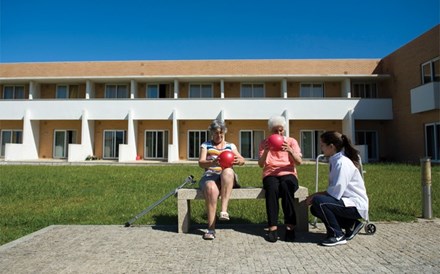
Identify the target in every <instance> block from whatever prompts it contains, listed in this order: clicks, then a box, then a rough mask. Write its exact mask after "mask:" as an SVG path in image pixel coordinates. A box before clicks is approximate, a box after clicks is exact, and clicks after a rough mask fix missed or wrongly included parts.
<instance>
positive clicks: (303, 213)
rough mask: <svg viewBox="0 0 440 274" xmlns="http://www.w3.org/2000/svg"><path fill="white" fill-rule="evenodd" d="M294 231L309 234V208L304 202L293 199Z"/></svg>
mask: <svg viewBox="0 0 440 274" xmlns="http://www.w3.org/2000/svg"><path fill="white" fill-rule="evenodd" d="M294 207H295V212H296V229H297V230H298V231H301V232H309V207H308V206H307V205H306V201H305V200H302V201H299V200H298V199H295V203H294Z"/></svg>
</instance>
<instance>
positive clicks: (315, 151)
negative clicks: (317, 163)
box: [299, 129, 325, 160]
mask: <svg viewBox="0 0 440 274" xmlns="http://www.w3.org/2000/svg"><path fill="white" fill-rule="evenodd" d="M324 132H325V130H323V129H301V130H300V131H299V136H300V144H299V146H300V148H301V153H302V154H303V159H306V160H312V159H316V157H318V155H320V154H322V151H321V146H320V141H321V139H320V136H321V134H323V133H324ZM305 133H310V136H311V138H312V140H311V144H310V145H311V151H310V154H311V155H310V156H311V157H307V155H306V153H309V151H307V150H306V149H305V147H304V146H305V143H304V138H303V135H304V134H305Z"/></svg>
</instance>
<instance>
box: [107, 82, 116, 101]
mask: <svg viewBox="0 0 440 274" xmlns="http://www.w3.org/2000/svg"><path fill="white" fill-rule="evenodd" d="M105 98H116V86H115V85H107V86H105Z"/></svg>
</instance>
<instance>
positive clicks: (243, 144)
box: [240, 131, 252, 159]
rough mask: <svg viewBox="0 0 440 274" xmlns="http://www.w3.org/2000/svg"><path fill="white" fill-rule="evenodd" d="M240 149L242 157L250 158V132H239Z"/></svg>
mask: <svg viewBox="0 0 440 274" xmlns="http://www.w3.org/2000/svg"><path fill="white" fill-rule="evenodd" d="M240 150H241V155H242V156H243V157H244V158H248V159H249V158H252V132H251V131H241V132H240Z"/></svg>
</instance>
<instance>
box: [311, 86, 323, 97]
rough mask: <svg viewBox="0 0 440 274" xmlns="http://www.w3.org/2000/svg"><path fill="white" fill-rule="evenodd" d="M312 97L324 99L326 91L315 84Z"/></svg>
mask: <svg viewBox="0 0 440 274" xmlns="http://www.w3.org/2000/svg"><path fill="white" fill-rule="evenodd" d="M311 93H312V94H311V96H312V97H323V96H324V91H323V88H322V85H321V84H314V85H313V87H312V92H311Z"/></svg>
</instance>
